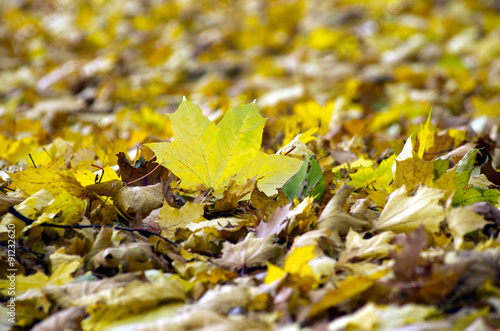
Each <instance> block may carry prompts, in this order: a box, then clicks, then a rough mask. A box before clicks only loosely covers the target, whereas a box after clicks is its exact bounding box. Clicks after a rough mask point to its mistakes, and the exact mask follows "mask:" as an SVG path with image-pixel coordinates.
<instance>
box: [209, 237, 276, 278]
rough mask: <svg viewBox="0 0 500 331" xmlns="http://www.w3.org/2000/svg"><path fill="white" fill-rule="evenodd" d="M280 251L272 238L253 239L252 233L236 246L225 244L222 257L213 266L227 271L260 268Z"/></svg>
mask: <svg viewBox="0 0 500 331" xmlns="http://www.w3.org/2000/svg"><path fill="white" fill-rule="evenodd" d="M280 251H281V246H280V245H278V244H275V243H274V236H272V235H269V236H267V237H265V238H255V235H254V234H253V233H249V234H248V235H247V237H246V238H245V239H244V240H243V241H240V242H239V243H237V244H231V243H228V242H225V243H224V248H223V249H222V257H221V258H219V259H217V260H216V261H215V264H216V265H218V266H220V267H223V268H227V269H229V270H240V269H245V268H254V267H262V266H265V265H266V262H267V261H269V260H270V259H272V258H274V257H276V256H277V255H278V254H279V252H280Z"/></svg>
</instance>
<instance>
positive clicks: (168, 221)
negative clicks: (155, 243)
mask: <svg viewBox="0 0 500 331" xmlns="http://www.w3.org/2000/svg"><path fill="white" fill-rule="evenodd" d="M203 212H204V206H203V205H202V204H199V203H191V202H186V204H185V205H184V206H182V207H181V208H179V209H178V208H174V207H171V206H170V205H169V204H168V203H166V204H164V205H163V207H162V208H161V209H160V213H159V215H158V218H156V219H155V221H156V222H157V223H158V224H159V226H160V228H161V229H162V231H161V233H162V236H166V237H171V236H173V234H174V232H175V230H176V229H178V228H180V229H182V228H185V227H186V226H187V225H189V224H191V223H200V222H202V221H205V218H204V217H203Z"/></svg>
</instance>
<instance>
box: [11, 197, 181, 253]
mask: <svg viewBox="0 0 500 331" xmlns="http://www.w3.org/2000/svg"><path fill="white" fill-rule="evenodd" d="M9 213H10V214H12V215H14V216H15V217H17V218H18V219H20V220H21V221H23V222H24V223H26V225H31V224H33V222H35V220H32V219H31V218H28V217H26V216H24V215H23V214H21V213H20V212H18V211H17V210H16V209H15V208H14V207H12V206H9ZM38 226H43V227H50V228H59V229H88V228H97V229H100V228H113V229H116V230H122V231H129V232H132V233H133V232H134V231H138V232H142V233H147V234H150V235H152V236H156V237H158V238H161V239H163V240H165V241H166V242H168V243H169V244H170V245H172V246H174V247H177V244H176V243H174V242H172V241H171V240H170V239H168V238H165V237H163V236H162V235H159V234H157V233H155V232H153V231H151V230H147V229H134V228H125V227H123V226H111V225H99V224H93V225H63V224H54V223H42V224H39V225H38Z"/></svg>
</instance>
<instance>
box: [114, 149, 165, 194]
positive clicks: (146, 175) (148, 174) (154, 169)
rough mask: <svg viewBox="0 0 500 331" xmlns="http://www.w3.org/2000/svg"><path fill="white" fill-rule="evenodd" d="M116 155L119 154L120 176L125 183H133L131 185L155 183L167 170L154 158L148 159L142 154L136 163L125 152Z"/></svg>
mask: <svg viewBox="0 0 500 331" xmlns="http://www.w3.org/2000/svg"><path fill="white" fill-rule="evenodd" d="M116 156H118V166H119V167H120V176H121V178H122V180H123V181H124V182H125V183H131V184H129V185H131V186H147V185H155V184H157V183H159V182H160V181H161V179H162V176H163V175H164V174H166V172H167V170H166V169H165V168H163V167H158V163H156V162H154V160H149V161H146V160H145V159H144V157H143V156H142V155H141V157H140V158H139V160H137V161H136V162H135V163H134V164H131V163H130V161H129V159H128V158H127V157H126V155H125V153H123V152H120V153H118V154H117V155H116ZM139 179H140V180H139ZM137 180H139V181H137ZM132 182H133V183H132Z"/></svg>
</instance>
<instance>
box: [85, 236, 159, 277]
mask: <svg viewBox="0 0 500 331" xmlns="http://www.w3.org/2000/svg"><path fill="white" fill-rule="evenodd" d="M90 264H91V265H92V267H93V268H94V269H97V268H98V267H104V268H111V269H116V268H120V267H121V268H123V269H124V270H127V271H140V270H147V269H153V268H161V267H162V266H163V265H162V263H161V261H160V260H159V259H158V257H157V256H156V255H155V254H154V253H153V251H152V250H151V245H150V244H149V243H144V242H134V243H128V244H121V245H120V246H118V247H109V248H106V249H104V250H102V251H100V252H99V253H97V254H96V255H95V256H94V257H93V258H92V260H91V261H90Z"/></svg>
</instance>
